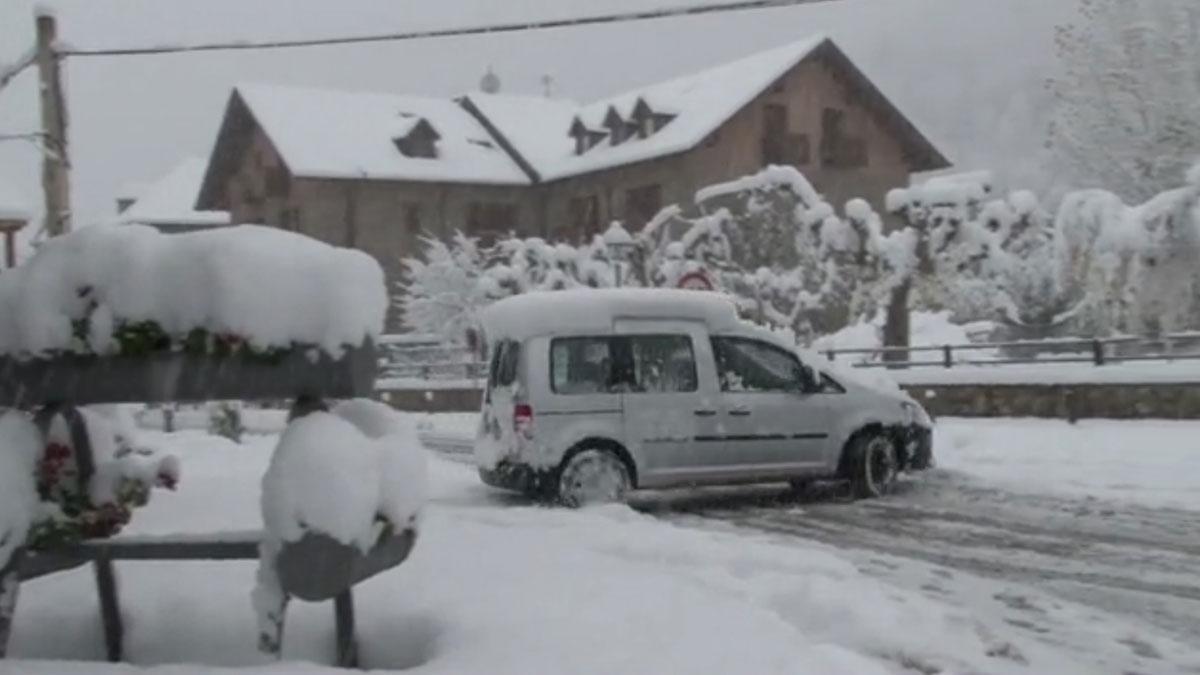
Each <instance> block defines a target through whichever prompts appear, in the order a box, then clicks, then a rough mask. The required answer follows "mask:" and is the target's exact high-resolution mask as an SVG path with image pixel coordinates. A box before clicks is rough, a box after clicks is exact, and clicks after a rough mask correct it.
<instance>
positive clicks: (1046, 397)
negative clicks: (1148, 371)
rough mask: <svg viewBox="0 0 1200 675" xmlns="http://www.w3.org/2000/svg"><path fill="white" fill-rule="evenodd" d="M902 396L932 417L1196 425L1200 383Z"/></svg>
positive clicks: (924, 390)
mask: <svg viewBox="0 0 1200 675" xmlns="http://www.w3.org/2000/svg"><path fill="white" fill-rule="evenodd" d="M905 390H906V391H908V393H909V394H910V395H911V396H912V397H913V398H915V399H917V400H918V401H920V402H921V404H922V405H924V406H925V408H926V410H928V411H929V413H930V414H931V415H933V416H935V417H939V416H949V417H1049V418H1058V419H1069V420H1076V419H1085V418H1092V417H1094V418H1103V419H1143V418H1160V419H1200V383H1166V384H1079V385H1065V384H1012V385H1007V384H1006V385H996V384H955V385H912V386H906V387H905Z"/></svg>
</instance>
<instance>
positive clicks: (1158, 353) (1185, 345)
mask: <svg viewBox="0 0 1200 675" xmlns="http://www.w3.org/2000/svg"><path fill="white" fill-rule="evenodd" d="M379 347H380V351H381V353H382V357H381V360H380V367H381V373H382V377H383V378H385V379H392V378H415V379H421V380H475V381H478V382H479V383H480V384H482V380H484V379H485V378H486V376H487V365H486V364H485V363H484V362H483V361H480V360H478V359H476V358H474V356H473V354H471V352H470V351H469V350H467V349H465V348H462V347H456V346H451V345H447V344H445V343H444V342H442V341H440V340H439V338H437V337H436V336H408V335H385V336H383V337H382V338H381V339H380V341H379ZM1181 347H1182V350H1181V349H1180V348H1181ZM1022 351H1028V352H1032V353H1033V355H1032V356H1013V355H1012V354H1014V353H1020V352H1022ZM980 352H998V354H997V355H996V356H994V357H984V358H971V357H970V356H969V355H971V354H979V353H980ZM821 353H822V354H824V355H825V356H826V357H827V358H829V360H831V361H838V360H839V359H841V358H845V357H852V356H868V357H870V358H868V359H864V360H853V361H850V363H849V365H851V366H853V367H855V368H929V367H941V368H954V367H957V366H1005V365H1057V364H1070V363H1090V364H1092V365H1096V366H1103V365H1106V364H1110V363H1125V362H1136V361H1194V360H1200V332H1181V333H1169V334H1164V335H1160V336H1134V335H1121V336H1116V337H1107V338H1050V339H1046V340H1012V341H1008V342H975V343H969V344H955V345H921V346H915V347H896V346H887V347H872V348H863V349H829V350H821ZM1005 353H1007V354H1008V355H1004V354H1005ZM920 354H931V355H934V357H933V358H930V359H915V358H912V356H913V355H920ZM889 355H898V356H900V358H896V359H888V358H887V357H888V356H889Z"/></svg>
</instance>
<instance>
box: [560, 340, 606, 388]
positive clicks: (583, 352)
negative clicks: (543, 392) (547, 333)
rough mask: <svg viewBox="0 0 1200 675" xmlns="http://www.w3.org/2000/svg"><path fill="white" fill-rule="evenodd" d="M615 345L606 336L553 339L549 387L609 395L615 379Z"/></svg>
mask: <svg viewBox="0 0 1200 675" xmlns="http://www.w3.org/2000/svg"><path fill="white" fill-rule="evenodd" d="M612 376H613V354H612V345H611V344H610V341H609V339H608V338H606V337H581V338H557V339H555V340H552V341H551V342H550V387H551V389H553V391H554V393H556V394H606V393H609V392H610V383H611V382H612V380H613V377H612Z"/></svg>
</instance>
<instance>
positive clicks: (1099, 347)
mask: <svg viewBox="0 0 1200 675" xmlns="http://www.w3.org/2000/svg"><path fill="white" fill-rule="evenodd" d="M1178 343H1183V344H1184V345H1186V349H1185V350H1184V351H1177V350H1176V349H1175V346H1176V345H1177V344H1178ZM1116 348H1121V349H1116ZM1022 350H1030V351H1034V352H1035V355H1034V356H1031V357H1018V356H999V357H996V358H975V359H971V358H956V353H957V354H959V355H961V354H962V353H963V352H980V351H998V352H1005V351H1008V352H1010V353H1011V352H1016V351H1022ZM1039 350H1045V351H1050V352H1051V353H1050V354H1049V355H1043V354H1041V353H1038V352H1039ZM1122 350H1125V351H1127V352H1128V353H1122ZM821 353H822V354H824V355H825V356H826V357H827V358H828V359H829V360H830V361H836V360H837V359H838V357H839V356H853V355H870V356H872V357H878V359H879V360H868V361H858V362H852V363H851V364H850V365H851V366H854V367H856V368H910V367H916V368H920V367H931V366H932V367H943V368H953V367H955V366H1002V365H1048V364H1063V363H1091V364H1093V365H1096V366H1103V365H1105V364H1109V363H1123V362H1131V361H1187V360H1200V333H1196V332H1187V333H1170V334H1166V335H1161V336H1153V337H1149V336H1117V337H1109V338H1053V339H1048V340H1014V341H1010V342H977V343H971V344H958V345H922V346H915V347H897V346H886V347H874V348H864V349H829V350H822V352H821ZM914 353H915V354H926V353H935V354H937V357H938V358H935V359H931V360H914V359H912V358H899V359H888V358H887V356H888V355H891V354H898V355H911V354H914Z"/></svg>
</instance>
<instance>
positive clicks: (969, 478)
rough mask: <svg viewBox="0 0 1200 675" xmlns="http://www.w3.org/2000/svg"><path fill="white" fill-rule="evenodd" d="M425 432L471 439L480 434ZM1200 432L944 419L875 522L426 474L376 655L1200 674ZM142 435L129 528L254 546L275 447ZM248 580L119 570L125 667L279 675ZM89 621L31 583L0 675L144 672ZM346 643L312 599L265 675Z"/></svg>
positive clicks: (778, 505) (62, 578)
mask: <svg viewBox="0 0 1200 675" xmlns="http://www.w3.org/2000/svg"><path fill="white" fill-rule="evenodd" d="M426 421H427V422H428V423H429V424H427V425H426V426H427V427H432V430H433V431H434V432H436V433H437V434H440V435H442V436H444V437H458V438H461V437H463V436H464V435H467V434H470V433H471V431H472V428H473V422H474V420H473V417H472V416H470V415H457V416H446V417H443V416H430V417H427V418H426ZM1197 431H1200V424H1192V423H1177V424H1168V423H1158V422H1156V423H1117V422H1113V423H1086V424H1081V425H1078V426H1075V427H1070V426H1068V425H1066V424H1065V423H1054V422H1031V421H1024V420H997V421H988V422H983V423H980V422H975V421H965V420H947V421H943V422H942V423H941V424H940V425H939V430H938V439H937V441H938V451H939V461H940V462H941V466H942V468H941V469H938V470H937V471H935V472H932V473H930V474H928V475H926V476H922V477H920V478H918V479H916V480H913V481H909V482H908V483H906V486H905V487H906V489H905V490H904V491H903V492H902V494H899V495H897V496H895V497H892V498H890V499H888V500H884V501H880V502H875V503H860V504H848V503H842V502H840V501H839V500H838V499H836V498H817V497H812V496H809V497H800V498H797V497H782V496H781V495H782V494H783V493H782V491H781V490H780V489H779V488H750V489H738V490H713V491H695V492H685V493H675V494H673V495H668V496H656V495H651V496H649V497H647V498H646V499H644V500H642V501H641V502H640V503H639V504H638V505H637V506H638V509H637V510H634V509H630V508H628V507H618V506H611V507H604V508H598V509H591V510H585V511H565V510H559V509H552V508H546V507H540V506H536V505H532V504H530V503H528V502H526V501H524V500H522V499H520V498H517V497H515V496H509V495H507V494H504V493H500V492H496V491H492V490H490V489H487V488H485V487H484V486H482V485H481V484H479V482H478V479H477V477H476V476H475V475H474V472H473V470H472V469H471V468H470V467H469V466H465V465H462V464H458V463H452V462H446V461H443V460H439V459H434V460H433V461H432V462H431V466H430V469H431V476H430V478H431V489H432V493H431V502H430V504H429V506H428V507H427V509H426V511H425V514H424V520H423V524H422V530H421V538H420V540H419V542H418V544H417V547H416V550H415V552H414V554H413V556H412V558H411V559H410V560H409V561H408V562H407V563H405V564H404V565H402V566H401V567H399V568H397V569H395V570H392V571H390V572H388V573H385V574H383V575H380V576H379V577H376V578H375V579H372V580H370V581H368V582H367V583H366V584H364V585H363V586H361V587H360V588H359V592H358V593H357V594H356V599H357V601H358V609H359V636H360V641H361V650H362V657H363V661H364V664H365V665H366V666H368V667H370V668H380V669H401V668H411V669H412V671H413V672H416V673H485V672H486V673H507V672H512V673H528V672H563V673H566V672H570V673H590V672H594V673H612V672H626V673H638V672H646V673H650V672H655V673H660V672H687V673H704V672H713V673H716V672H722V673H724V672H753V673H774V672H779V673H822V674H825V673H853V674H855V675H869V674H871V673H914V672H921V673H966V672H971V673H1125V672H1141V673H1175V672H1200V670H1198V669H1200V648H1198V647H1197V646H1196V645H1197V644H1200V636H1197V635H1196V633H1197V632H1198V631H1197V629H1196V626H1197V625H1200V596H1198V594H1197V593H1196V592H1195V586H1196V584H1195V581H1196V579H1197V578H1200V569H1198V568H1200V563H1197V562H1196V561H1197V560H1200V550H1197V549H1198V548H1200V547H1198V546H1197V541H1200V525H1198V523H1200V504H1198V503H1197V501H1198V500H1197V499H1196V498H1195V494H1200V453H1192V454H1189V453H1188V452H1187V450H1188V448H1189V438H1194V437H1195V433H1196V432H1197ZM149 435H150V436H153V437H155V438H154V439H153V440H162V441H163V442H164V444H165V446H166V448H167V449H169V450H170V451H171V452H174V453H176V454H178V455H179V456H180V457H181V458H182V459H183V462H184V464H183V479H182V482H181V485H180V490H179V492H178V493H173V494H157V495H155V498H154V501H153V502H152V503H151V504H150V505H149V506H148V507H146V508H145V509H143V510H141V511H139V512H138V513H137V515H136V516H135V518H134V521H133V524H132V526H131V528H130V530H129V534H174V533H198V532H215V531H228V530H246V529H253V528H257V527H258V526H259V515H258V513H259V511H258V494H259V486H258V482H259V479H260V477H261V475H262V473H263V471H264V470H265V468H266V465H267V461H268V459H269V455H270V450H271V447H272V445H273V443H274V441H275V436H273V435H249V436H247V438H246V441H245V443H244V444H243V445H241V446H238V445H235V444H233V443H230V442H229V441H226V440H224V439H220V438H215V437H211V436H207V435H205V434H203V433H202V432H197V431H182V432H178V433H176V434H173V435H170V436H165V435H160V434H158V433H156V432H150V433H149ZM1004 458H1007V461H1004ZM1139 469H1144V470H1139ZM1189 480H1190V483H1189ZM1168 505H1170V506H1172V507H1174V508H1165V507H1166V506H1168ZM1183 509H1196V510H1183ZM1106 513H1107V514H1108V515H1105V514H1106ZM889 516H893V517H890V518H889ZM958 516H961V518H959V519H958V520H956V519H955V518H956V517H958ZM989 519H991V520H989ZM1072 537H1074V538H1073V539H1072ZM1139 555H1140V556H1141V557H1140V558H1139ZM1105 560H1107V561H1108V562H1106V563H1104V564H1107V565H1108V567H1105V568H1104V569H1103V570H1101V571H1099V572H1096V571H1095V570H1094V569H1093V568H1094V567H1095V566H1097V565H1100V564H1102V561H1105ZM1093 563H1094V564H1093ZM1089 565H1092V566H1091V567H1089ZM1139 565H1140V567H1141V569H1140V571H1139V569H1138V566H1139ZM254 567H255V563H253V562H250V561H247V562H236V563H231V562H220V563H215V562H214V563H132V562H129V563H121V564H119V566H118V574H119V575H120V582H121V599H122V602H123V608H124V615H125V619H126V631H127V632H126V642H125V645H126V653H127V654H128V657H129V658H130V659H131V660H132V661H133V663H135V664H138V665H155V664H163V663H184V664H204V665H195V666H179V667H173V668H168V669H164V670H163V672H168V673H172V674H173V675H185V674H186V675H192V674H193V673H197V672H208V671H209V670H210V667H211V666H244V665H252V664H253V665H259V666H264V665H265V664H267V662H266V661H265V660H264V657H262V656H260V655H258V654H257V653H256V652H255V649H254V640H255V628H254V616H253V613H252V611H251V608H250V600H249V593H250V590H251V588H252V586H253V582H254ZM1120 568H1125V569H1124V571H1123V572H1122V571H1121V569H1120ZM1052 571H1057V572H1059V574H1058V576H1055V577H1052V576H1050V575H1049V572H1052ZM1074 572H1079V574H1078V575H1076V576H1071V574H1072V573H1074ZM1089 574H1090V575H1091V576H1089ZM1113 578H1115V579H1116V581H1114V582H1113V583H1108V584H1107V585H1106V581H1107V580H1110V579H1113ZM1189 580H1190V581H1189ZM1134 582H1138V583H1140V584H1141V585H1140V586H1139V585H1137V583H1134ZM1189 587H1190V588H1191V589H1192V590H1191V591H1188V590H1187V589H1188V588H1189ZM1095 588H1105V589H1107V590H1109V591H1110V592H1108V593H1106V594H1099V593H1097V592H1092V590H1090V589H1095ZM1189 593H1190V595H1189ZM1105 603H1108V604H1107V605H1106V604H1105ZM97 616H98V610H97V606H96V599H95V591H94V582H93V579H92V575H91V572H90V571H89V570H87V569H86V568H85V569H80V570H76V571H73V572H68V573H63V574H59V575H55V576H51V577H46V578H42V579H39V580H36V581H33V582H29V583H28V584H26V585H24V586H23V587H22V589H21V602H20V606H19V607H18V611H17V616H16V623H15V627H14V635H13V641H12V645H11V652H12V655H13V656H15V657H16V659H15V660H10V661H8V662H5V663H4V666H3V668H2V670H3V671H4V672H5V673H21V674H24V673H36V674H39V675H40V674H42V673H124V672H135V669H134V668H133V667H129V666H108V665H103V664H100V663H97V662H96V660H98V659H100V658H101V654H102V644H103V640H102V638H101V631H100V626H99V621H98V619H97ZM332 646H333V617H332V611H331V608H330V607H329V606H317V605H305V604H297V605H296V606H295V607H294V608H293V609H292V611H291V612H290V615H289V624H288V626H287V633H286V635H285V638H284V657H285V659H288V660H289V662H286V663H283V664H279V665H273V666H272V665H266V667H263V668H262V669H260V670H258V671H256V672H265V673H276V672H278V673H283V672H297V671H298V670H299V671H301V672H304V671H305V670H307V669H308V668H316V666H311V667H310V666H305V667H300V666H298V665H297V664H296V663H294V661H297V660H299V661H311V662H316V663H328V662H329V661H330V658H331V654H332ZM50 659H55V660H50ZM81 659H86V660H88V661H86V662H74V663H71V662H68V661H75V660H81ZM136 672H142V671H136Z"/></svg>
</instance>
